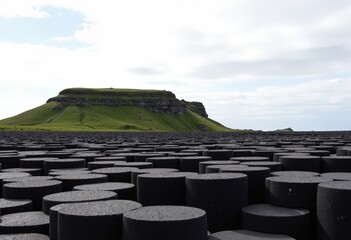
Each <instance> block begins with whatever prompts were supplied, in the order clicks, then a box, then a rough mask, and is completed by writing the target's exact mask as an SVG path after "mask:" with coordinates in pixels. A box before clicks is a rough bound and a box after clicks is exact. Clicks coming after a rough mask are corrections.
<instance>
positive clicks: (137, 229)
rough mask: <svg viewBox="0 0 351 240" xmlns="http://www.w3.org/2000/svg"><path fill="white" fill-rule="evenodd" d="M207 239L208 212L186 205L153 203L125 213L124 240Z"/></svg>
mask: <svg viewBox="0 0 351 240" xmlns="http://www.w3.org/2000/svg"><path fill="white" fill-rule="evenodd" d="M165 239H167V240H207V221H206V212H205V211H203V210H201V209H197V208H192V207H184V206H151V207H142V208H140V209H137V210H134V211H131V212H127V213H126V214H124V216H123V240H165Z"/></svg>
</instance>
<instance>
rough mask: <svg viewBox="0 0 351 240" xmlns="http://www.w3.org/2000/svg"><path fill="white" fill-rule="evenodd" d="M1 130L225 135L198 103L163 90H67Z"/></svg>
mask: <svg viewBox="0 0 351 240" xmlns="http://www.w3.org/2000/svg"><path fill="white" fill-rule="evenodd" d="M0 129H18V130H21V129H22V130H56V131H166V132H167V131H229V130H230V129H228V128H226V127H224V126H223V125H221V124H219V123H218V122H215V121H213V120H211V119H209V118H208V115H207V113H206V110H205V107H204V105H203V104H202V103H200V102H188V101H185V100H179V99H177V98H176V96H175V95H174V94H173V93H172V92H170V91H165V90H143V89H114V88H101V89H93V88H69V89H65V90H63V91H61V92H60V93H59V95H58V96H56V97H52V98H50V99H49V100H48V101H47V102H46V103H45V104H44V105H42V106H39V107H37V108H34V109H31V110H29V111H26V112H24V113H21V114H19V115H17V116H14V117H10V118H7V119H4V120H0Z"/></svg>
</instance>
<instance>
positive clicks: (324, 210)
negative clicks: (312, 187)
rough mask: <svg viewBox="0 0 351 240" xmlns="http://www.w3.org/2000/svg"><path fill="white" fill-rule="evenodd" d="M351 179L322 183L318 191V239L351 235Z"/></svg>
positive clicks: (326, 239) (341, 238) (324, 239)
mask: <svg viewBox="0 0 351 240" xmlns="http://www.w3.org/2000/svg"><path fill="white" fill-rule="evenodd" d="M350 202H351V181H335V182H327V183H321V184H319V186H318V192H317V238H318V240H334V239H338V240H347V239H350V236H351V204H350Z"/></svg>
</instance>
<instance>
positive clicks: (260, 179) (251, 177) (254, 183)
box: [219, 165, 270, 204]
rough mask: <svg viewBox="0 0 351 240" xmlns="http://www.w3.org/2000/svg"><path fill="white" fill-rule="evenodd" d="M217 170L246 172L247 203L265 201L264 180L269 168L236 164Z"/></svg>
mask: <svg viewBox="0 0 351 240" xmlns="http://www.w3.org/2000/svg"><path fill="white" fill-rule="evenodd" d="M219 172H220V173H242V174H246V175H247V181H248V202H249V204H254V203H263V202H264V201H265V189H266V187H265V180H266V178H267V177H269V176H270V174H269V173H270V171H269V168H266V167H248V166H245V165H238V166H227V167H223V168H221V169H220V171H219Z"/></svg>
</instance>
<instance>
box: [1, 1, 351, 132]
mask: <svg viewBox="0 0 351 240" xmlns="http://www.w3.org/2000/svg"><path fill="white" fill-rule="evenodd" d="M48 5H49V6H52V7H60V8H67V9H71V10H74V11H79V12H80V13H82V14H83V15H84V16H85V24H84V26H83V27H82V28H80V29H77V31H76V32H75V34H74V35H72V36H57V37H56V38H55V40H56V41H59V42H60V41H70V40H77V41H79V42H85V43H89V44H90V46H89V47H85V48H79V49H65V48H57V47H49V46H43V45H31V44H16V43H11V42H0V53H1V54H0V66H1V68H2V70H1V71H0V93H4V92H6V88H11V89H13V88H16V86H17V87H18V88H20V89H22V91H25V90H26V87H23V86H31V88H30V91H33V89H38V91H33V92H28V95H26V96H25V97H21V96H23V94H17V93H16V91H14V92H12V93H13V94H10V95H9V94H7V95H2V96H1V94H0V98H1V99H0V100H1V101H0V108H1V109H2V111H1V112H0V118H3V117H7V116H10V115H13V114H15V113H16V112H21V111H23V110H25V109H26V108H27V109H28V108H31V107H34V106H36V105H38V102H43V101H44V102H45V100H46V99H47V98H49V97H51V96H52V93H53V92H56V93H58V92H59V91H60V90H62V89H63V88H67V87H76V86H82V87H130V88H159V89H167V90H171V91H173V92H174V93H176V95H177V96H178V97H179V98H185V99H187V100H197V101H202V102H204V103H205V106H206V107H207V110H208V112H209V115H210V116H211V117H214V118H216V119H218V120H223V122H224V123H226V124H228V125H230V126H231V127H234V128H239V127H240V128H256V129H257V128H262V129H266V130H267V129H275V128H279V126H278V125H280V124H282V125H285V124H288V123H289V124H290V123H291V125H294V124H295V125H296V126H297V128H300V129H302V128H304V127H303V122H302V120H301V119H310V120H309V121H312V120H315V118H314V117H315V116H322V115H323V114H325V113H326V112H328V111H338V112H342V111H348V109H349V107H350V104H349V102H351V101H350V99H349V97H348V96H347V91H349V90H350V84H349V82H350V81H351V80H350V79H351V73H350V70H349V66H350V64H351V57H350V56H351V44H350V43H351V34H350V31H349V29H350V27H351V22H350V21H349V16H350V14H351V3H349V1H345V0H340V1H337V2H335V1H334V2H333V1H327V0H322V1H317V0H312V1H308V2H306V1H302V0H296V1H279V0H268V1H257V0H256V1H255V0H223V1H220V2H218V1H214V0H206V1H199V0H194V1H185V0H181V1H179V0H178V1H175V0H172V1H161V0H150V1H141V0H139V1H110V0H102V1H98V2H97V1H83V0H75V1H68V0H62V1H56V0H21V1H20V0H14V1H6V3H5V1H2V2H0V21H1V17H33V18H45V17H47V13H45V12H44V11H42V10H41V7H44V6H48ZM267 79H281V81H282V83H279V84H277V85H274V84H273V85H272V84H268V82H269V81H268V80H267ZM305 79H306V80H305ZM333 79H334V80H333ZM276 81H277V80H276ZM262 82H266V84H268V86H266V87H262V86H264V85H265V84H264V83H262ZM283 82H284V83H283ZM245 87H249V88H250V90H242V89H241V90H235V89H236V88H245ZM27 89H28V88H27ZM44 89H48V90H47V92H45V90H44ZM325 89H327V90H328V91H326V90H325ZM48 92H49V93H50V94H51V95H50V96H48V94H47V93H48ZM17 95H18V96H17ZM30 96H31V97H30ZM28 98H30V99H32V101H26V99H28ZM8 99H16V101H17V102H21V104H20V105H21V108H19V107H16V106H9V105H7V104H6V101H7V100H8ZM10 101H11V100H10ZM12 102H13V101H12ZM17 105H19V104H17ZM347 116H348V115H347ZM323 117H325V115H323ZM345 118H346V115H345ZM240 119H241V120H240ZM262 119H265V120H264V121H263V120H262ZM311 119H312V120H311ZM306 121H307V120H306ZM249 124H250V125H251V126H249ZM275 126H277V127H275ZM306 126H307V127H308V126H310V127H314V126H313V125H306ZM282 127H286V126H282ZM320 127H321V128H322V127H325V125H320ZM346 127H347V126H346V125H343V126H340V128H346ZM330 128H332V127H330Z"/></svg>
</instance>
